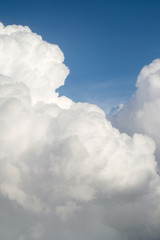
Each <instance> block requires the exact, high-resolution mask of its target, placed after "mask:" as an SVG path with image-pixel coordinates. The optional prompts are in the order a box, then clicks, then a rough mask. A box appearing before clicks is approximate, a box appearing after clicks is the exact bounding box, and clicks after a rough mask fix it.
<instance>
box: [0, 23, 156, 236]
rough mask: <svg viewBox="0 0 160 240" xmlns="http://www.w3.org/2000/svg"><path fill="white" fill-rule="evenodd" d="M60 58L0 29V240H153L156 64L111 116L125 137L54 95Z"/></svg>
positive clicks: (27, 34) (99, 115)
mask: <svg viewBox="0 0 160 240" xmlns="http://www.w3.org/2000/svg"><path fill="white" fill-rule="evenodd" d="M63 61H64V56H63V53H62V52H61V50H60V49H59V47H58V46H56V45H54V44H50V43H47V42H45V41H43V40H42V38H41V37H40V36H39V35H37V34H35V33H32V32H31V30H30V29H29V28H28V27H23V26H16V25H12V26H6V27H4V26H3V24H0V132H1V134H0V142H1V144H0V207H1V211H0V237H1V239H3V240H44V239H46V240H53V239H58V240H64V239H65V240H75V239H76V240H80V239H85V240H90V239H92V240H94V239H95V240H97V239H100V240H103V239H111V240H126V239H129V240H136V239H137V240H141V239H145V240H147V239H148V240H149V239H154V240H158V239H159V238H160V187H159V186H160V185H159V184H160V178H159V174H158V167H157V162H158V153H157V155H156V158H155V149H156V147H157V148H158V147H159V145H158V139H159V135H158V129H159V124H158V123H159V120H160V119H159V116H157V115H158V110H159V109H160V101H159V95H160V88H159V85H160V81H159V78H158V75H159V74H160V73H159V72H160V70H159V69H160V63H159V60H156V61H155V62H153V63H152V64H151V65H149V66H148V67H145V68H144V69H143V70H142V72H141V74H140V76H139V78H138V82H137V86H138V90H137V93H136V94H135V96H134V97H133V99H132V100H131V103H129V105H128V106H127V107H126V108H125V107H124V108H123V109H122V110H121V111H120V112H119V113H118V115H117V116H116V117H115V118H114V119H113V124H115V125H116V124H117V123H118V124H117V125H118V126H119V129H120V130H123V131H124V132H127V130H128V127H129V129H130V131H128V133H129V134H130V135H128V134H127V133H120V131H119V130H118V129H116V128H115V127H113V126H112V124H111V122H110V121H108V120H107V119H106V117H105V113H104V112H103V111H102V110H101V109H100V108H99V107H97V106H96V105H92V104H88V103H74V102H73V101H72V100H71V99H69V98H67V97H65V96H62V97H59V96H58V93H57V92H56V89H57V88H59V87H60V86H61V85H63V84H64V81H65V78H66V77H67V75H68V73H69V70H68V68H67V67H66V66H65V65H64V63H63ZM125 109H126V110H125ZM129 124H130V125H129ZM137 132H138V133H137ZM152 138H153V139H152ZM156 151H157V150H156ZM157 152H158V151H157Z"/></svg>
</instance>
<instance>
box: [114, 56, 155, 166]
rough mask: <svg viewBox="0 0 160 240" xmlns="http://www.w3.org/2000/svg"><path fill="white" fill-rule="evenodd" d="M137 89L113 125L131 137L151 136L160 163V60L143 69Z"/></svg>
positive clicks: (115, 118)
mask: <svg viewBox="0 0 160 240" xmlns="http://www.w3.org/2000/svg"><path fill="white" fill-rule="evenodd" d="M136 87H137V91H136V93H135V95H134V96H133V97H132V98H131V100H130V101H129V103H128V104H127V106H125V107H124V108H123V109H122V111H120V112H119V114H118V115H116V116H115V117H114V118H112V123H113V124H114V126H116V127H118V128H119V129H120V130H121V131H123V132H127V133H128V134H130V135H133V134H134V132H135V131H136V132H139V133H142V134H147V135H148V136H150V137H151V138H152V139H153V140H154V141H155V143H156V160H157V162H160V160H159V156H160V155H159V154H160V141H159V132H160V125H159V122H160V114H159V112H160V59H156V60H154V61H153V62H152V63H151V64H149V65H148V66H145V67H143V69H142V71H141V72H140V74H139V76H138V79H137V83H136ZM128 122H129V123H130V124H128Z"/></svg>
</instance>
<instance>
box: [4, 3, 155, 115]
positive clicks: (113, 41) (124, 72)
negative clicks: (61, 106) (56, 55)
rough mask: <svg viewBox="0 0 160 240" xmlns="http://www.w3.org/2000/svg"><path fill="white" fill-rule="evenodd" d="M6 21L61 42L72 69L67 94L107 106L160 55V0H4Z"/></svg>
mask: <svg viewBox="0 0 160 240" xmlns="http://www.w3.org/2000/svg"><path fill="white" fill-rule="evenodd" d="M0 21H2V22H3V23H4V24H5V25H8V24H21V25H28V26H29V27H30V28H31V29H32V31H33V32H36V33H38V34H40V35H42V37H43V39H44V40H46V41H49V42H51V43H56V44H58V45H59V46H60V48H61V49H62V51H63V52H64V55H65V57H66V59H65V64H66V65H67V66H68V67H69V68H70V71H71V73H70V75H69V77H68V78H67V80H66V84H65V86H64V87H61V88H60V90H59V91H60V93H61V95H62V94H64V95H66V96H68V97H70V98H72V99H73V100H74V101H82V102H83V101H87V102H91V103H96V104H98V105H99V106H101V107H103V108H104V109H105V110H106V109H107V108H108V106H110V105H111V106H112V105H116V104H118V103H121V102H125V101H126V100H127V99H128V98H129V97H130V96H131V95H132V94H133V93H134V91H135V81H136V77H137V75H138V73H139V71H140V69H141V68H142V67H143V66H144V65H146V64H148V63H150V62H151V61H152V60H153V59H155V58H159V57H160V0H158V1H156V0H134V1H133V0H106V1H105V0H104V1H103V0H99V1H98V0H95V1H94V0H92V1H90V0H86V1H84V0H81V1H76V0H74V1H72V0H68V1H67V0H59V1H58V0H57V1H55V0H45V1H42V0H39V1H37V0H32V1H31V0H28V1H26V0H25V1H23V0H1V4H0Z"/></svg>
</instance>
